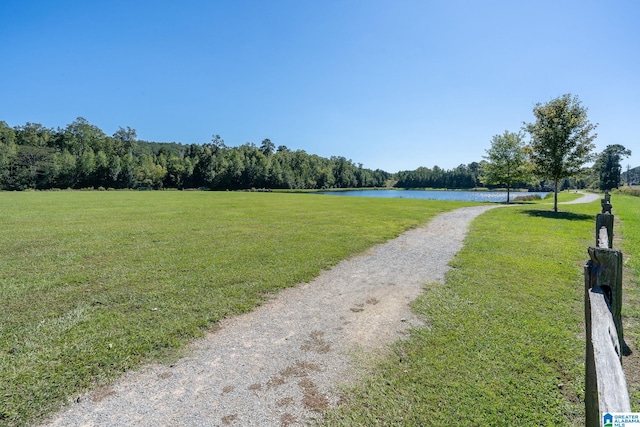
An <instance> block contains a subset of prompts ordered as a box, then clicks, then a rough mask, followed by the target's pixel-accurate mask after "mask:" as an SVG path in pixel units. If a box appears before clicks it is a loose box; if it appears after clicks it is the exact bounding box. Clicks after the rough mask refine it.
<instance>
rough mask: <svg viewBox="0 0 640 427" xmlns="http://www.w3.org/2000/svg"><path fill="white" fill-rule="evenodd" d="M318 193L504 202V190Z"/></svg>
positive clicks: (515, 195)
mask: <svg viewBox="0 0 640 427" xmlns="http://www.w3.org/2000/svg"><path fill="white" fill-rule="evenodd" d="M316 194H317V193H316ZM319 194H326V195H330V196H351V197H383V198H387V199H425V200H457V201H462V202H506V201H507V192H506V191H446V190H443V191H434V190H349V191H321V192H320V193H319ZM532 194H539V195H540V197H543V198H544V196H546V195H547V193H541V192H537V193H536V192H533V193H521V192H516V193H514V192H512V193H511V200H512V201H513V199H515V198H516V197H518V196H526V195H532Z"/></svg>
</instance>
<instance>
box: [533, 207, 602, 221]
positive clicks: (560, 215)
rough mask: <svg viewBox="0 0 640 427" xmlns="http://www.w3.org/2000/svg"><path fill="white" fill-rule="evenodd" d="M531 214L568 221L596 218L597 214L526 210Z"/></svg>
mask: <svg viewBox="0 0 640 427" xmlns="http://www.w3.org/2000/svg"><path fill="white" fill-rule="evenodd" d="M524 213H526V214H527V215H529V216H533V217H536V218H549V219H564V220H568V221H585V220H592V219H595V215H586V214H577V213H573V212H562V211H558V212H554V211H547V210H544V211H541V210H533V209H529V210H526V211H524Z"/></svg>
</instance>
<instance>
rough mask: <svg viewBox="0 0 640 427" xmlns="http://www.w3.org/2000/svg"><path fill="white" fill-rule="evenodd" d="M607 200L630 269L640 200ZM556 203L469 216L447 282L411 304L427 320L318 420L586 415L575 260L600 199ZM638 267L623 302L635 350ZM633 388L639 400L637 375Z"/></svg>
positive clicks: (638, 241) (582, 254)
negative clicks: (342, 401)
mask: <svg viewBox="0 0 640 427" xmlns="http://www.w3.org/2000/svg"><path fill="white" fill-rule="evenodd" d="M566 197H567V195H566V194H565V195H562V198H563V199H564V200H566ZM561 200H562V199H561ZM612 203H613V205H614V213H616V214H617V215H618V216H619V217H620V218H621V219H622V223H623V224H624V228H623V231H624V237H625V240H624V248H625V250H627V251H628V252H629V253H628V254H627V257H629V258H630V259H631V260H632V261H630V263H629V265H630V269H632V270H634V271H635V273H636V274H638V273H640V268H639V266H640V262H639V261H638V259H640V236H639V235H638V233H639V232H640V217H639V214H638V208H639V207H640V199H638V198H632V197H628V196H626V197H623V196H614V197H613V199H612ZM560 209H561V211H562V212H559V213H558V214H554V213H553V212H551V208H550V207H549V206H547V205H527V206H519V207H512V208H502V209H494V210H492V211H489V212H487V213H486V214H484V215H482V216H481V217H479V218H478V219H476V220H475V222H474V224H473V226H472V229H471V230H470V233H469V235H468V237H467V240H466V242H465V247H464V248H463V250H462V251H461V252H460V253H459V254H458V255H457V256H456V258H455V260H454V262H453V265H454V267H455V269H454V270H452V271H450V273H448V275H447V277H446V283H445V284H444V285H440V284H431V285H429V286H428V287H427V290H426V292H425V293H424V294H423V295H422V296H421V297H420V298H419V299H418V301H417V302H416V303H415V310H416V311H417V312H418V313H420V314H421V315H422V316H424V318H425V320H426V322H427V324H428V325H429V327H427V328H422V329H417V330H415V331H413V333H412V336H411V337H410V338H409V339H407V340H405V341H402V342H400V343H398V344H397V345H395V346H394V348H393V350H394V351H393V352H392V355H391V356H390V357H389V358H387V359H386V360H385V361H383V362H382V363H380V364H379V365H376V367H375V368H374V369H372V370H371V372H368V374H367V375H366V376H365V379H363V381H362V383H361V384H359V385H357V386H356V387H354V388H351V389H349V390H348V391H347V392H346V396H348V398H347V401H346V403H345V404H344V405H343V406H341V407H340V408H337V409H336V410H334V411H333V412H331V413H330V414H328V416H327V418H326V419H325V420H324V425H331V426H337V425H340V426H353V425H357V426H373V425H381V426H391V425H394V426H395V425H397V426H400V425H403V426H413V425H455V426H489V425H490V426H533V425H549V426H550V425H563V426H568V425H575V426H578V425H584V403H583V401H584V346H585V343H584V326H583V323H584V308H583V307H584V279H583V266H584V264H585V262H586V261H587V260H588V255H587V250H586V249H587V247H588V246H593V245H594V240H595V237H594V229H595V214H597V213H599V212H600V204H599V203H598V202H595V203H591V204H588V205H565V206H561V207H560ZM637 277H638V276H636V277H635V279H634V278H629V280H630V282H631V283H629V289H628V290H626V291H625V292H626V296H627V303H628V305H627V306H626V307H624V308H623V313H624V314H625V322H626V324H627V325H635V326H634V327H628V326H627V329H626V330H625V333H626V336H627V337H628V338H629V339H630V340H631V341H632V342H630V343H629V344H630V345H631V346H632V348H634V349H636V350H634V351H635V352H638V351H640V350H638V348H639V347H638V345H639V344H640V341H639V340H638V331H637V326H638V324H639V322H638V320H639V319H640V312H639V310H638V302H639V300H640V299H639V298H638V295H639V292H638V282H637ZM634 302H635V304H634ZM636 381H637V380H636ZM630 388H631V389H632V395H633V394H635V396H632V402H633V406H632V408H634V409H635V410H636V411H637V410H640V407H638V401H639V399H638V398H639V397H640V395H638V384H637V383H635V384H633V383H630Z"/></svg>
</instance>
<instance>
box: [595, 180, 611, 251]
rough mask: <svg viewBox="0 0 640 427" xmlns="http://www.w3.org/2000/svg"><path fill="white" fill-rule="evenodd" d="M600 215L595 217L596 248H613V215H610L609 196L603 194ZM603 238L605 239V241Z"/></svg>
mask: <svg viewBox="0 0 640 427" xmlns="http://www.w3.org/2000/svg"><path fill="white" fill-rule="evenodd" d="M600 204H601V206H602V213H599V214H598V215H597V216H596V247H598V248H609V249H611V248H613V219H614V217H613V215H612V214H611V208H612V207H613V206H612V205H611V195H610V194H609V193H604V199H602V200H601V201H600ZM605 238H606V239H607V240H606V241H605Z"/></svg>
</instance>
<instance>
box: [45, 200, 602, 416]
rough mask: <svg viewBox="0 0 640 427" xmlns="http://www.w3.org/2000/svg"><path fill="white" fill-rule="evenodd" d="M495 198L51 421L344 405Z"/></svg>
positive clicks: (411, 321)
mask: <svg viewBox="0 0 640 427" xmlns="http://www.w3.org/2000/svg"><path fill="white" fill-rule="evenodd" d="M596 197H597V196H596ZM583 201H584V200H583ZM497 206H499V205H483V206H475V207H469V208H462V209H458V210H455V211H452V212H448V213H445V214H442V215H440V216H438V217H436V218H434V219H433V220H432V221H431V222H430V223H428V224H427V225H426V226H423V227H421V228H417V229H414V230H411V231H408V232H407V233H404V234H403V235H401V236H400V237H398V238H396V239H394V240H391V241H389V242H387V243H384V244H381V245H378V246H376V247H374V248H372V249H371V250H369V251H368V252H366V253H364V254H361V255H358V256H356V257H354V258H352V259H349V260H346V261H343V262H341V263H340V264H338V265H337V266H335V267H334V268H332V269H331V270H329V271H325V272H323V273H322V274H321V275H320V276H318V277H317V278H316V279H314V280H313V281H312V282H310V283H307V284H300V285H299V286H297V287H295V288H290V289H286V290H284V291H282V292H280V293H278V295H277V296H276V297H275V298H274V299H272V300H270V301H269V302H267V303H265V304H263V305H262V306H260V307H258V308H257V309H256V310H254V311H253V312H251V313H248V314H245V315H242V316H238V317H235V318H232V319H227V320H224V321H223V322H221V325H220V328H219V329H217V330H216V331H215V332H212V333H210V334H208V335H207V336H206V337H205V338H203V339H201V340H199V341H197V342H196V343H194V344H193V348H192V349H190V351H189V354H190V355H189V356H188V357H185V358H183V359H181V360H180V361H178V362H177V363H175V364H174V365H170V366H169V365H151V366H147V367H145V368H143V369H142V370H140V371H136V372H131V373H128V374H126V375H124V376H123V377H122V378H121V379H119V380H118V381H116V382H115V384H113V385H112V386H109V387H104V388H101V389H98V390H94V391H92V392H90V393H88V394H86V395H84V396H81V397H80V398H79V400H78V402H77V403H74V404H72V405H70V406H69V407H67V408H65V409H64V410H63V411H61V412H60V413H58V414H56V415H54V416H53V417H52V418H51V419H50V420H49V422H48V423H47V424H46V425H49V426H65V427H66V426H158V425H163V426H294V425H305V424H306V423H307V422H308V421H310V420H311V419H313V417H314V416H317V415H318V413H319V412H318V411H320V410H322V409H324V408H326V407H328V406H331V405H335V404H336V403H337V402H338V399H339V394H338V393H337V391H336V386H337V385H340V384H345V383H346V382H348V381H350V380H352V379H353V378H354V372H355V371H356V369H357V366H359V364H358V363H357V360H358V357H362V356H363V355H366V354H368V353H375V352H379V351H380V350H381V349H384V347H385V345H386V344H388V343H391V342H393V341H395V340H397V339H398V338H399V337H401V336H402V335H403V334H404V333H405V332H406V331H407V330H408V329H409V328H410V327H412V326H419V325H420V321H419V320H418V319H417V317H416V316H415V315H414V314H413V313H412V312H411V310H410V307H409V305H410V303H411V302H412V301H413V300H414V299H415V298H416V297H417V296H418V295H419V294H420V293H421V292H422V290H423V286H424V285H425V283H427V282H433V281H442V280H444V274H445V272H446V271H447V270H448V268H449V267H448V263H449V261H450V260H451V259H452V258H453V256H454V255H455V254H456V253H457V252H458V250H460V248H461V247H462V243H463V239H464V237H465V235H466V231H467V228H468V225H469V223H470V222H471V220H472V219H474V218H475V217H476V216H478V215H480V214H481V213H483V212H485V211H487V210H489V209H492V208H494V207H497Z"/></svg>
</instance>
